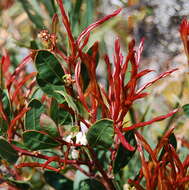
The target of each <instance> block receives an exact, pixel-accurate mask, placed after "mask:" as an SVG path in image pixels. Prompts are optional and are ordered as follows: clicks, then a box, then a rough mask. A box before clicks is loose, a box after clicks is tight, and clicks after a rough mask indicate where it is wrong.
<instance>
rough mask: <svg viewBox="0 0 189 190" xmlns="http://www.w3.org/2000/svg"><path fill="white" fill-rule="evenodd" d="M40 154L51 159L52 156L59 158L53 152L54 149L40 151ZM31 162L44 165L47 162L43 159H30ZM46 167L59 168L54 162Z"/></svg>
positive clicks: (54, 151)
mask: <svg viewBox="0 0 189 190" xmlns="http://www.w3.org/2000/svg"><path fill="white" fill-rule="evenodd" d="M40 153H41V154H43V155H45V156H49V157H53V156H59V157H60V155H59V154H57V153H56V150H54V149H53V150H52V149H47V150H40ZM32 160H33V161H34V162H38V163H40V164H44V163H45V162H46V161H47V160H45V159H42V158H38V157H32ZM48 165H50V166H52V167H54V168H59V167H60V165H59V163H58V162H56V161H53V162H50V163H49V164H48Z"/></svg>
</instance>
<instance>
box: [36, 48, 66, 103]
mask: <svg viewBox="0 0 189 190" xmlns="http://www.w3.org/2000/svg"><path fill="white" fill-rule="evenodd" d="M35 65H36V68H37V71H38V75H37V78H36V80H37V83H38V85H39V86H40V88H41V89H42V90H43V91H44V92H45V93H46V94H48V95H49V96H50V97H54V98H56V99H57V101H58V102H59V103H63V102H64V98H63V97H62V95H60V94H59V93H57V92H55V91H65V88H64V83H63V79H62V77H63V76H64V71H63V69H62V67H61V65H60V63H59V61H58V60H57V58H56V57H55V56H54V55H53V54H52V53H51V52H49V51H45V50H41V51H39V52H38V53H37V55H36V58H35Z"/></svg>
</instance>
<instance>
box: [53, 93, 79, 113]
mask: <svg viewBox="0 0 189 190" xmlns="http://www.w3.org/2000/svg"><path fill="white" fill-rule="evenodd" d="M55 92H57V93H59V94H61V95H62V96H63V97H64V98H65V101H66V102H67V104H68V106H69V107H70V108H72V110H73V111H75V112H76V113H78V112H79V111H78V109H77V106H76V104H75V103H74V100H73V98H72V97H71V96H70V95H69V94H67V93H66V91H55Z"/></svg>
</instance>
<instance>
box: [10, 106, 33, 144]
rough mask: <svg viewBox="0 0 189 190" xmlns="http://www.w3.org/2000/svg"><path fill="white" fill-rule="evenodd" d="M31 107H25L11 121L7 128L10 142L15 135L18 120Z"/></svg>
mask: <svg viewBox="0 0 189 190" xmlns="http://www.w3.org/2000/svg"><path fill="white" fill-rule="evenodd" d="M29 109H30V108H23V110H22V111H21V112H20V113H19V114H18V115H17V116H16V117H15V118H14V119H13V120H12V121H11V122H10V125H9V127H8V130H7V135H8V141H9V142H10V141H11V140H12V137H13V132H14V127H15V125H16V122H17V121H18V120H19V119H21V118H22V117H23V115H24V114H25V113H26V112H27V111H28V110H29Z"/></svg>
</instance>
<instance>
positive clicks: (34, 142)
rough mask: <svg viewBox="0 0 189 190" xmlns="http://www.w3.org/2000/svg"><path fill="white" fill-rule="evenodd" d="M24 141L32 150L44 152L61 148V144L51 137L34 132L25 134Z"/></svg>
mask: <svg viewBox="0 0 189 190" xmlns="http://www.w3.org/2000/svg"><path fill="white" fill-rule="evenodd" d="M23 141H24V144H25V146H26V147H27V148H29V149H30V150H42V149H48V148H54V147H57V146H59V143H58V142H57V141H55V140H54V139H53V138H51V137H50V136H49V135H47V134H45V133H43V132H40V131H34V130H30V131H26V132H24V133H23Z"/></svg>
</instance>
